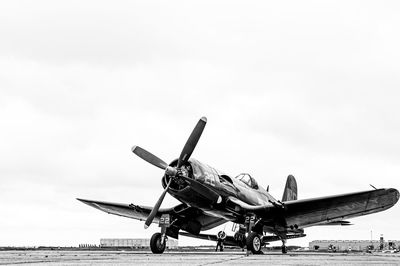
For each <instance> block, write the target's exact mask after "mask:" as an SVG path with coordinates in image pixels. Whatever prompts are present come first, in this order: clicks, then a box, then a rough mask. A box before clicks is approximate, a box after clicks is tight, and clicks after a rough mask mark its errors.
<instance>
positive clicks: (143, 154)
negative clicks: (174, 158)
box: [132, 117, 207, 229]
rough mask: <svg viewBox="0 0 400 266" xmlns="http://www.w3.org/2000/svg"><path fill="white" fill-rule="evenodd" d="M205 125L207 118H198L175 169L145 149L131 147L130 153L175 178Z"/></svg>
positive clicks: (150, 220) (151, 219)
mask: <svg viewBox="0 0 400 266" xmlns="http://www.w3.org/2000/svg"><path fill="white" fill-rule="evenodd" d="M206 123H207V118H205V117H202V118H200V120H199V122H197V124H196V126H195V128H194V129H193V131H192V133H191V134H190V136H189V138H188V140H187V141H186V144H185V146H183V149H182V152H181V154H180V156H179V159H178V165H177V166H176V167H172V166H169V165H168V164H167V163H166V162H164V161H163V160H161V159H160V158H158V157H157V156H155V155H154V154H152V153H150V152H148V151H146V150H145V149H143V148H141V147H139V146H133V147H132V152H133V153H134V154H136V155H137V156H139V157H140V158H142V159H143V160H145V161H146V162H148V163H150V164H152V165H154V166H156V167H158V168H160V169H163V170H165V173H166V174H167V175H169V176H177V175H178V169H179V168H180V167H181V166H182V165H184V164H186V163H187V161H188V160H189V158H190V156H191V155H192V153H193V151H194V149H195V148H196V145H197V142H199V139H200V137H201V134H202V133H203V130H204V128H205V126H206ZM171 182H172V178H170V180H169V182H168V184H167V186H166V187H165V189H164V191H163V193H162V194H161V196H160V198H159V199H158V201H157V202H156V204H155V205H154V207H153V209H152V210H151V212H150V214H149V216H148V217H147V219H146V222H145V223H144V228H145V229H147V228H148V227H149V226H150V225H151V223H152V222H153V220H154V217H155V216H156V214H157V212H158V210H159V209H160V206H161V203H162V202H163V200H164V197H165V195H166V194H167V191H168V189H169V186H170V185H171Z"/></svg>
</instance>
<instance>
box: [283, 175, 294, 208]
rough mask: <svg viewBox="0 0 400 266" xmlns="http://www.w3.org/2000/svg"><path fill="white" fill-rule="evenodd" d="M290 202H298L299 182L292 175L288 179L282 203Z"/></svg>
mask: <svg viewBox="0 0 400 266" xmlns="http://www.w3.org/2000/svg"><path fill="white" fill-rule="evenodd" d="M289 200H297V182H296V179H295V178H294V176H292V175H289V176H288V177H287V179H286V186H285V190H284V191H283V196H282V202H285V201H289Z"/></svg>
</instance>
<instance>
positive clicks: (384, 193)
mask: <svg viewBox="0 0 400 266" xmlns="http://www.w3.org/2000/svg"><path fill="white" fill-rule="evenodd" d="M398 200H399V192H398V191H397V190H396V189H394V188H389V189H376V190H370V191H362V192H356V193H349V194H342V195H335V196H328V197H321V198H312V199H305V200H295V201H288V202H285V203H284V204H283V207H282V210H281V211H280V213H281V214H282V215H283V217H282V218H284V220H285V222H286V226H290V225H297V226H298V227H301V228H304V227H308V226H313V225H319V224H326V223H332V222H335V221H342V220H345V219H349V218H354V217H358V216H362V215H367V214H371V213H375V212H380V211H384V210H386V209H389V208H390V207H392V206H393V205H394V204H396V202H397V201H398Z"/></svg>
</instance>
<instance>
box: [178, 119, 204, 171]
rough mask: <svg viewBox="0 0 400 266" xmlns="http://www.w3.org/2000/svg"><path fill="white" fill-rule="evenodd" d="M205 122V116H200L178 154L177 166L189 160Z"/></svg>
mask: <svg viewBox="0 0 400 266" xmlns="http://www.w3.org/2000/svg"><path fill="white" fill-rule="evenodd" d="M206 123H207V118H205V117H202V118H200V120H199V122H197V125H196V126H195V128H194V129H193V131H192V134H190V136H189V138H188V140H187V141H186V144H185V146H184V147H183V149H182V152H181V155H180V156H179V159H178V168H179V167H181V166H182V165H183V164H185V163H186V162H187V161H188V160H189V158H190V155H192V152H193V150H194V148H196V145H197V142H198V141H199V139H200V136H201V133H203V130H204V127H205V126H206Z"/></svg>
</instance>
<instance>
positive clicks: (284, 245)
mask: <svg viewBox="0 0 400 266" xmlns="http://www.w3.org/2000/svg"><path fill="white" fill-rule="evenodd" d="M286 253H287V247H286V239H282V254H286Z"/></svg>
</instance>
